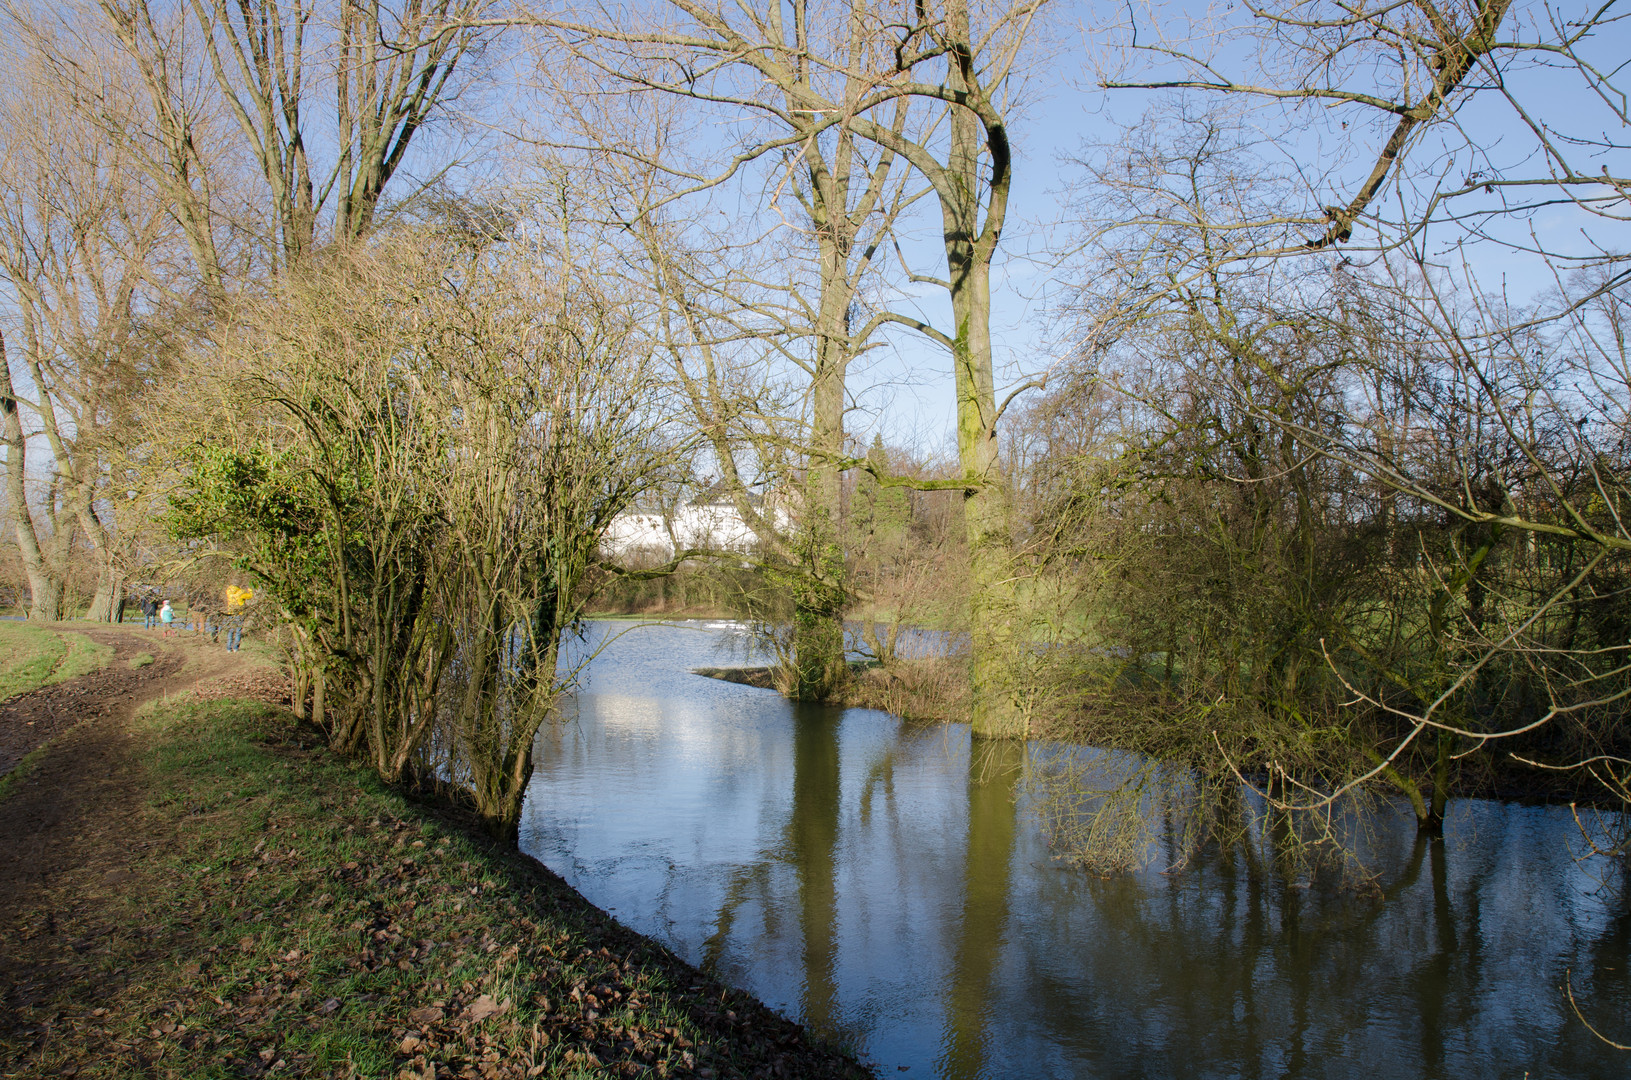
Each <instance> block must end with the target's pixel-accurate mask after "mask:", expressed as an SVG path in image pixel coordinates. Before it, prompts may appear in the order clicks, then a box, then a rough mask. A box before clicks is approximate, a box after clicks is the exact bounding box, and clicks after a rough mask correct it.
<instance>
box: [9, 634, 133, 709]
mask: <svg viewBox="0 0 1631 1080" xmlns="http://www.w3.org/2000/svg"><path fill="white" fill-rule="evenodd" d="M112 659H113V648H112V647H111V646H108V645H98V644H97V643H96V642H94V641H92V640H91V639H90V638H88V637H86V636H85V635H84V634H76V633H73V632H72V631H67V630H52V629H49V628H47V627H43V626H32V625H30V624H28V623H0V701H6V700H9V699H10V698H13V697H16V696H17V695H18V694H23V693H27V692H28V691H30V690H37V689H39V688H40V687H42V686H49V685H51V684H52V683H58V682H62V681H64V680H66V679H73V678H77V677H78V676H80V675H85V674H88V673H89V672H92V671H95V670H97V669H98V668H102V667H106V666H107V663H108V661H110V660H112Z"/></svg>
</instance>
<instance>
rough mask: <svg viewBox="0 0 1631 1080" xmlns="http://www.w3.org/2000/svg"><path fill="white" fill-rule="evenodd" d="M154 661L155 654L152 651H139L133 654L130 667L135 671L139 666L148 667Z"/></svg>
mask: <svg viewBox="0 0 1631 1080" xmlns="http://www.w3.org/2000/svg"><path fill="white" fill-rule="evenodd" d="M152 662H153V654H152V653H150V652H144V653H137V654H136V655H135V656H132V657H131V658H130V669H131V670H132V671H135V670H136V669H138V668H144V667H146V666H147V665H149V664H151V663H152Z"/></svg>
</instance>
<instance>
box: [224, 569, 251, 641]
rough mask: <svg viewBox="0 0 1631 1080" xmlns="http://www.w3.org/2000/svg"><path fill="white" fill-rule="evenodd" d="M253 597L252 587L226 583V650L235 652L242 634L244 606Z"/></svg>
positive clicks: (241, 639)
mask: <svg viewBox="0 0 1631 1080" xmlns="http://www.w3.org/2000/svg"><path fill="white" fill-rule="evenodd" d="M254 598H255V590H254V589H244V588H240V587H239V586H237V585H228V586H227V590H226V597H225V599H226V608H227V611H226V616H227V617H226V631H227V652H237V651H238V646H239V644H241V643H242V642H243V636H244V608H245V607H247V606H248V605H249V602H250V601H251V600H253V599H254Z"/></svg>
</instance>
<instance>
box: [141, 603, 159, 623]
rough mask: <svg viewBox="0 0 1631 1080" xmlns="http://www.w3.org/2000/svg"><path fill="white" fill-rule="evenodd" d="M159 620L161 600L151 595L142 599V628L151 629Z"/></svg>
mask: <svg viewBox="0 0 1631 1080" xmlns="http://www.w3.org/2000/svg"><path fill="white" fill-rule="evenodd" d="M158 621H159V602H158V601H157V600H155V599H153V598H152V597H151V596H148V597H144V598H143V600H142V629H144V630H151V629H153V627H154V626H156V625H157V624H158Z"/></svg>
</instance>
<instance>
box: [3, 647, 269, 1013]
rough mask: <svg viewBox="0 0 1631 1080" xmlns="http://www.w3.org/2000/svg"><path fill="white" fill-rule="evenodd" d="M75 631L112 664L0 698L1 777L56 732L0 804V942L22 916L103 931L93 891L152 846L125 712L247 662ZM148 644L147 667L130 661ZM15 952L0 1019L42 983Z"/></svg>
mask: <svg viewBox="0 0 1631 1080" xmlns="http://www.w3.org/2000/svg"><path fill="white" fill-rule="evenodd" d="M74 631H75V632H76V633H83V634H85V635H86V636H87V637H89V638H90V639H91V640H93V641H95V642H97V643H99V644H104V645H111V646H112V647H113V649H114V655H113V660H112V661H111V662H110V663H109V664H108V666H107V667H105V668H102V669H101V670H100V671H94V672H91V673H90V674H88V675H84V676H81V677H80V678H77V679H72V680H69V681H67V682H64V683H59V684H57V685H55V686H47V687H43V688H41V689H39V690H33V691H30V692H28V693H25V694H20V695H18V696H17V697H15V698H12V699H11V700H10V701H8V702H5V703H4V704H3V705H0V773H8V772H10V771H11V770H12V769H13V768H15V767H16V765H17V763H18V762H19V761H21V760H22V758H23V757H25V756H26V755H27V754H29V753H30V752H31V751H33V750H35V749H37V748H39V747H40V746H41V745H43V744H45V743H46V742H47V741H48V740H54V741H52V743H51V746H50V747H49V748H48V750H47V751H46V753H45V754H44V755H43V756H42V757H41V758H40V759H38V760H37V761H36V762H35V763H34V764H33V765H32V767H31V768H30V769H29V770H28V771H27V774H26V775H23V776H21V777H19V778H18V779H17V780H15V781H14V782H13V783H12V784H11V785H10V786H9V789H8V791H7V792H6V794H5V801H4V802H3V803H0V940H3V941H8V942H16V941H18V940H19V930H20V927H21V924H22V922H23V921H25V920H27V919H28V918H29V917H30V916H33V915H37V914H39V913H41V912H42V911H43V913H44V914H45V917H46V918H47V919H48V920H49V921H50V922H51V923H52V924H53V925H54V926H55V925H57V924H59V923H60V924H61V925H62V927H63V929H64V930H66V931H69V932H70V933H71V934H72V942H73V950H74V952H83V951H85V950H86V949H88V948H90V944H89V943H90V942H91V941H93V940H94V938H95V936H96V935H97V933H98V930H99V927H98V925H97V920H96V911H95V908H96V904H95V900H96V898H97V897H98V896H100V895H103V894H104V893H105V892H106V890H113V889H117V888H118V886H120V885H121V884H122V883H123V882H125V881H126V880H128V879H129V877H130V865H131V862H132V859H133V857H136V856H139V854H140V853H141V852H142V851H143V850H145V849H146V848H147V847H148V846H150V845H151V844H152V843H153V842H154V838H152V837H147V836H143V835H141V834H140V826H139V824H138V822H139V821H140V820H141V815H140V814H139V813H138V810H139V808H140V806H141V803H142V801H143V799H144V797H145V796H144V792H143V791H142V790H141V785H140V770H139V769H138V768H137V767H136V763H135V761H134V753H135V747H134V746H133V739H132V737H131V734H130V720H131V719H132V718H133V717H134V716H135V714H136V710H137V709H139V708H140V707H141V706H142V705H144V704H146V703H147V702H149V701H152V700H154V699H155V698H159V697H162V696H165V695H167V694H173V693H178V692H180V691H182V690H185V689H187V688H189V687H191V686H193V685H194V684H196V683H198V682H199V681H200V680H203V679H209V678H212V677H216V676H221V675H225V674H228V673H231V672H235V671H241V670H243V669H245V668H247V667H248V664H247V662H246V661H244V660H241V659H240V658H239V654H235V653H227V652H226V651H225V650H223V649H221V648H220V647H219V646H211V645H209V644H207V643H204V642H202V641H193V640H188V639H184V638H183V639H170V640H164V639H162V638H160V637H159V635H158V634H157V633H156V632H146V631H138V630H117V629H113V628H111V627H110V628H107V629H101V630H85V629H82V628H81V627H78V626H76V627H74ZM144 652H145V653H151V654H152V655H153V658H154V660H153V663H151V664H147V665H145V666H142V667H139V668H132V667H130V661H131V660H132V659H133V658H135V657H136V656H139V655H140V654H142V653H144ZM58 897H62V898H64V899H65V902H64V903H61V904H59V903H58V902H57V901H56V899H55V898H58ZM69 897H72V899H71V900H70V899H66V898H69ZM8 951H9V949H8ZM21 960H22V957H20V956H15V955H14V956H12V957H10V958H9V962H8V963H7V964H6V965H5V967H6V968H8V969H9V970H8V971H6V972H5V974H4V977H3V978H0V1015H3V1014H4V1013H5V1012H9V1011H10V1010H11V1009H13V1008H15V1007H17V1006H19V1005H26V1004H28V1002H29V999H30V997H31V996H32V995H33V994H36V993H38V992H40V991H41V989H42V988H41V987H38V986H33V987H31V986H29V985H28V984H27V981H26V977H25V973H24V969H25V968H26V967H27V966H28V965H26V964H24V963H20V961H21ZM14 979H16V980H17V981H13V980H14Z"/></svg>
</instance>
